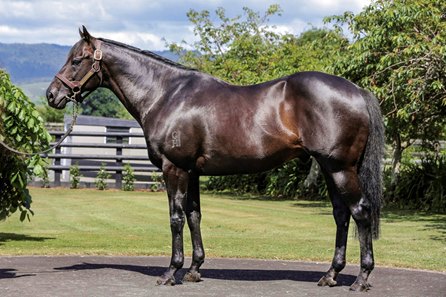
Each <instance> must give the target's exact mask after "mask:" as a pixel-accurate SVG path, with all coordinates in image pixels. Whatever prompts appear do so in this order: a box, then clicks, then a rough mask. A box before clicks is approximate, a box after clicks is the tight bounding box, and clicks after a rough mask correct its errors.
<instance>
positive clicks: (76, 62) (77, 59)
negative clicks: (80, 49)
mask: <svg viewBox="0 0 446 297" xmlns="http://www.w3.org/2000/svg"><path fill="white" fill-rule="evenodd" d="M81 62H82V59H81V58H74V59H73V61H72V64H73V65H79V64H80V63H81Z"/></svg>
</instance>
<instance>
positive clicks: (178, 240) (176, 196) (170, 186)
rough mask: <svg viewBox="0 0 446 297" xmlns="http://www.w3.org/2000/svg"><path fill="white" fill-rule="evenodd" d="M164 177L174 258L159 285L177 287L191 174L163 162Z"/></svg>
mask: <svg viewBox="0 0 446 297" xmlns="http://www.w3.org/2000/svg"><path fill="white" fill-rule="evenodd" d="M163 176H164V180H165V182H166V189H167V196H168V198H169V214H170V229H171V232H172V258H171V261H170V266H169V269H167V271H166V272H165V273H164V274H163V275H162V276H161V277H160V278H159V279H158V281H157V284H158V285H175V283H176V280H175V273H176V272H177V271H178V270H179V269H181V268H182V267H183V264H184V250H183V227H184V223H185V214H184V210H185V207H186V199H187V197H186V196H187V187H188V182H189V173H188V172H186V171H184V170H182V169H180V168H178V167H176V166H175V165H173V164H172V163H171V162H169V161H167V160H165V161H164V162H163Z"/></svg>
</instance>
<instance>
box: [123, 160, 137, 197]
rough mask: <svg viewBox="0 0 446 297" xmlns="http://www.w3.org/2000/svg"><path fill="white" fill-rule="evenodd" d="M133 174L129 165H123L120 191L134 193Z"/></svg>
mask: <svg viewBox="0 0 446 297" xmlns="http://www.w3.org/2000/svg"><path fill="white" fill-rule="evenodd" d="M135 179H136V178H135V173H134V172H133V168H132V166H131V165H130V164H128V163H127V164H125V165H124V172H123V175H122V180H123V182H124V183H123V184H122V190H124V191H134V190H135V186H134V183H135Z"/></svg>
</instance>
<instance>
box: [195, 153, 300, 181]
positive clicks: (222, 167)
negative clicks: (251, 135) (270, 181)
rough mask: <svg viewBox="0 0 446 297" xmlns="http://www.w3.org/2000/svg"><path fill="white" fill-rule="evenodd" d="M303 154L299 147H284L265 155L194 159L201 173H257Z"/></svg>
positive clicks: (216, 156) (210, 156)
mask: <svg viewBox="0 0 446 297" xmlns="http://www.w3.org/2000/svg"><path fill="white" fill-rule="evenodd" d="M302 154H303V151H302V150H300V149H286V150H283V151H279V152H276V153H274V154H271V155H267V156H231V155H219V154H214V155H209V156H201V157H199V158H198V159H197V161H196V169H197V170H198V171H199V172H200V174H202V175H230V174H245V173H257V172H262V171H266V170H270V169H273V168H275V167H277V166H280V165H281V164H283V163H285V162H286V161H289V160H291V159H294V158H296V157H299V156H301V155H302Z"/></svg>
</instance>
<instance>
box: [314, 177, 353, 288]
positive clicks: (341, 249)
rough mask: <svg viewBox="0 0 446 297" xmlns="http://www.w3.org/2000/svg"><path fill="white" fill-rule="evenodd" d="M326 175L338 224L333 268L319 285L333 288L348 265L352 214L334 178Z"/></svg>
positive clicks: (334, 215)
mask: <svg viewBox="0 0 446 297" xmlns="http://www.w3.org/2000/svg"><path fill="white" fill-rule="evenodd" d="M325 175H326V181H327V188H328V193H329V196H330V200H331V203H332V205H333V217H334V219H335V222H336V246H335V252H334V256H333V261H332V262H331V267H330V269H329V270H328V271H327V273H326V274H325V275H324V276H323V277H322V278H321V279H320V280H319V282H318V285H319V286H330V287H333V286H336V285H337V282H336V278H337V276H338V274H339V272H341V270H342V269H344V267H345V264H346V260H345V253H346V250H347V235H348V228H349V224H350V216H351V214H350V209H349V207H348V206H347V204H346V203H345V201H344V199H343V197H342V192H341V191H340V189H339V188H338V187H337V186H336V183H335V182H334V180H333V176H332V175H330V174H325Z"/></svg>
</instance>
